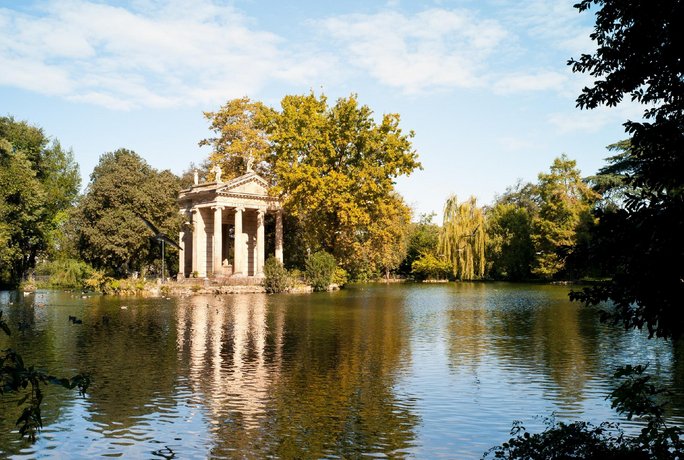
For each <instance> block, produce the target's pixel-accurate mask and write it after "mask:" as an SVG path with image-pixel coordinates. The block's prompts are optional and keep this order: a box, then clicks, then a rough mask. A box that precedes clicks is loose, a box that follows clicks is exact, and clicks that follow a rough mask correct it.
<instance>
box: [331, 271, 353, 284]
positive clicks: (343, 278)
mask: <svg viewBox="0 0 684 460" xmlns="http://www.w3.org/2000/svg"><path fill="white" fill-rule="evenodd" d="M347 281H349V273H347V270H345V269H344V268H342V267H337V268H335V273H333V277H332V282H333V284H337V285H338V286H344V285H345V284H347Z"/></svg>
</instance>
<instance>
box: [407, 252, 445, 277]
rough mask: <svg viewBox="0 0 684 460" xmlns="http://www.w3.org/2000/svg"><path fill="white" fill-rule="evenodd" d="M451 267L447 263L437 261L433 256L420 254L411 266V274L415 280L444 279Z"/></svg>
mask: <svg viewBox="0 0 684 460" xmlns="http://www.w3.org/2000/svg"><path fill="white" fill-rule="evenodd" d="M450 270H451V266H450V264H449V262H448V261H446V260H444V259H439V258H437V257H435V256H434V255H433V254H430V253H428V254H422V255H421V256H420V257H419V258H417V259H416V260H414V261H413V264H411V273H412V274H413V277H414V278H415V279H416V280H419V281H422V280H426V279H430V280H434V279H438V280H440V279H446V278H448V276H449V272H450Z"/></svg>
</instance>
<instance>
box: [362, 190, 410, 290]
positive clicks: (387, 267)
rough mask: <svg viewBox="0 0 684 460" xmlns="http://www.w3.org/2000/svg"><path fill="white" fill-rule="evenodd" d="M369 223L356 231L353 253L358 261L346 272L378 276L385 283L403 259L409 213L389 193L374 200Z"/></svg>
mask: <svg viewBox="0 0 684 460" xmlns="http://www.w3.org/2000/svg"><path fill="white" fill-rule="evenodd" d="M369 221H370V222H369V224H368V225H366V226H365V227H361V228H359V230H358V231H357V238H356V239H357V241H356V243H355V244H354V246H355V249H354V253H355V254H357V255H361V257H357V258H355V260H354V261H353V262H352V264H351V265H350V268H351V269H352V271H353V272H355V273H356V274H357V275H358V274H359V273H361V272H364V271H365V272H367V275H368V277H371V276H372V275H373V274H375V273H377V272H381V273H382V274H383V276H384V277H385V279H389V277H390V272H392V271H395V270H396V269H397V268H399V264H401V261H402V260H404V258H405V257H406V250H407V247H408V238H409V231H410V224H411V210H410V209H409V207H408V206H406V204H405V203H404V200H403V198H402V197H401V196H400V195H399V194H397V193H392V194H391V195H389V196H388V197H386V198H385V199H380V200H378V202H377V205H376V206H375V208H374V209H372V210H370V219H369ZM359 261H362V263H360V264H359V263H357V262H359Z"/></svg>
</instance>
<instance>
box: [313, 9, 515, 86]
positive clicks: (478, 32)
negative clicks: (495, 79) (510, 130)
mask: <svg viewBox="0 0 684 460" xmlns="http://www.w3.org/2000/svg"><path fill="white" fill-rule="evenodd" d="M320 24H321V27H322V28H323V29H324V31H325V32H326V33H327V34H329V35H330V36H331V37H332V38H333V40H334V41H335V42H336V44H337V45H338V46H340V47H341V48H342V50H343V52H344V54H346V57H347V60H348V61H349V62H350V63H351V64H353V65H355V66H356V67H357V68H359V69H361V70H362V71H365V72H367V73H368V74H370V75H371V76H373V77H374V78H375V79H377V80H378V81H380V83H382V84H385V85H389V86H392V87H396V88H400V89H401V90H403V91H405V92H407V93H415V92H420V91H423V90H430V89H435V88H449V87H466V88H468V87H476V86H479V85H481V84H482V81H481V79H480V78H479V77H480V74H481V72H482V71H483V69H484V68H485V67H486V63H487V58H488V57H489V56H490V55H491V54H492V52H493V51H494V50H495V49H496V48H497V46H499V45H500V44H501V42H502V41H503V40H504V39H505V38H506V36H507V32H506V31H505V30H504V29H503V28H502V27H501V26H500V25H499V24H498V23H497V22H496V21H494V20H490V19H482V18H479V17H477V15H476V14H475V13H474V12H472V11H467V10H446V9H440V8H435V9H429V10H425V11H422V12H420V13H418V14H415V15H411V16H409V15H406V14H402V13H400V12H397V11H384V12H380V13H376V14H351V15H344V16H338V17H333V18H328V19H325V20H323V21H321V22H320Z"/></svg>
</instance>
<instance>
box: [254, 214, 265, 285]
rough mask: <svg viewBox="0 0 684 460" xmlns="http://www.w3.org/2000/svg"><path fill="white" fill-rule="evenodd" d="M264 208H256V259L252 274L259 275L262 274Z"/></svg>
mask: <svg viewBox="0 0 684 460" xmlns="http://www.w3.org/2000/svg"><path fill="white" fill-rule="evenodd" d="M264 251H265V248H264V210H263V209H258V210H257V234H256V259H255V261H254V262H255V264H256V266H255V267H254V275H255V276H261V275H263V274H264Z"/></svg>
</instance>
